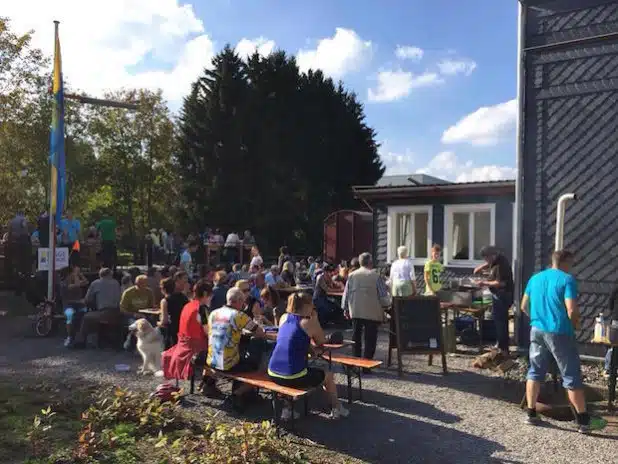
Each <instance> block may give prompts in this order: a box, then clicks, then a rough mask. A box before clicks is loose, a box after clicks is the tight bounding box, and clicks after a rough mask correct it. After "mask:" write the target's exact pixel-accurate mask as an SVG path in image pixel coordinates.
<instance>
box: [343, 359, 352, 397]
mask: <svg viewBox="0 0 618 464" xmlns="http://www.w3.org/2000/svg"><path fill="white" fill-rule="evenodd" d="M344 368H345V373H346V375H347V377H348V404H352V369H351V368H350V367H348V366H345V367H344Z"/></svg>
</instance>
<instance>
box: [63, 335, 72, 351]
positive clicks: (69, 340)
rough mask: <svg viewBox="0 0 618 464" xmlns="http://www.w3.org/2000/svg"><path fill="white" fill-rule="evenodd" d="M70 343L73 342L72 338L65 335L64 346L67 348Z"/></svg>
mask: <svg viewBox="0 0 618 464" xmlns="http://www.w3.org/2000/svg"><path fill="white" fill-rule="evenodd" d="M72 343H73V338H72V337H67V338H66V339H65V340H64V347H65V348H68V347H69V346H71V344H72Z"/></svg>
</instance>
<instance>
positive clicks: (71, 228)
mask: <svg viewBox="0 0 618 464" xmlns="http://www.w3.org/2000/svg"><path fill="white" fill-rule="evenodd" d="M59 229H60V237H61V240H60V241H59V244H61V245H64V246H73V244H74V243H75V242H76V241H77V240H79V234H80V231H81V224H80V222H79V219H74V218H73V214H72V213H71V211H70V210H68V209H67V210H66V214H65V216H64V218H63V219H62V220H61V221H60V224H59Z"/></svg>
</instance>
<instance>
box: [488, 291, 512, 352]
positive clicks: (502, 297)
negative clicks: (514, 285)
mask: <svg viewBox="0 0 618 464" xmlns="http://www.w3.org/2000/svg"><path fill="white" fill-rule="evenodd" d="M491 297H492V306H491V316H492V318H493V320H494V324H495V326H496V341H497V342H498V348H500V349H501V350H502V351H504V352H506V353H508V351H509V308H510V307H511V305H512V304H513V297H512V296H511V294H510V293H499V294H496V293H492V295H491Z"/></svg>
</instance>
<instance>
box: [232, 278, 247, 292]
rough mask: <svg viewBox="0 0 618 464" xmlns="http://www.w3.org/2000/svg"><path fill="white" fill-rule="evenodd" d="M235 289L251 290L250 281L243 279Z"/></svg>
mask: <svg viewBox="0 0 618 464" xmlns="http://www.w3.org/2000/svg"><path fill="white" fill-rule="evenodd" d="M234 287H236V288H238V289H241V290H242V288H243V287H245V288H248V289H250V288H251V284H250V283H249V281H248V280H245V279H241V280H239V281H237V282H236V285H234Z"/></svg>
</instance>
